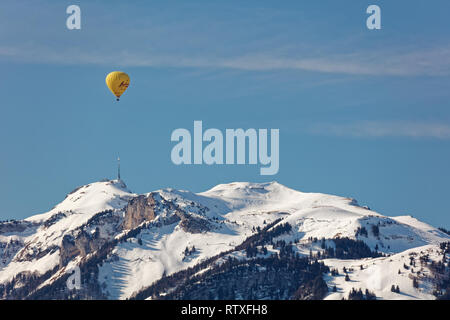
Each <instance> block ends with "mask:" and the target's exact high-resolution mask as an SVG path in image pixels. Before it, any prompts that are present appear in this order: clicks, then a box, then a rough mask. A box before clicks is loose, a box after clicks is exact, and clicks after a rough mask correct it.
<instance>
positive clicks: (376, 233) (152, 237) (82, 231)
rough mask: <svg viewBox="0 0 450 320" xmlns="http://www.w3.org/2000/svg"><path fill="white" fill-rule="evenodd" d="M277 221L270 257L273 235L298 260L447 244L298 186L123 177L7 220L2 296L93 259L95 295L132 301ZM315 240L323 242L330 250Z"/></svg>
mask: <svg viewBox="0 0 450 320" xmlns="http://www.w3.org/2000/svg"><path fill="white" fill-rule="evenodd" d="M272 223H273V224H274V225H273V227H272V228H277V227H281V226H283V225H286V224H288V225H289V226H290V228H291V230H290V231H289V232H288V233H286V234H283V236H282V237H281V238H280V237H279V236H277V237H275V238H273V239H272V240H271V242H267V243H265V244H264V245H263V246H264V247H265V248H266V249H265V250H267V249H268V250H269V252H271V253H272V254H277V252H280V251H279V248H278V249H277V248H276V245H275V244H274V241H275V242H276V241H283V242H286V243H288V244H289V245H291V244H294V245H293V249H292V251H293V252H294V253H295V254H298V255H299V256H309V255H311V254H320V253H321V252H322V253H324V252H325V251H327V250H328V249H327V250H325V249H326V248H327V246H331V247H335V248H336V244H335V242H333V241H335V239H341V238H342V239H350V240H351V239H352V240H351V241H360V242H361V243H363V244H364V246H366V247H367V248H368V249H367V250H371V252H379V254H382V255H385V256H388V255H393V256H395V255H397V254H400V253H402V252H405V251H407V250H411V249H414V248H421V247H424V246H432V247H433V248H439V247H438V246H439V245H440V243H443V242H446V241H449V240H450V237H449V236H448V235H447V234H445V233H443V232H442V231H440V230H438V229H436V228H434V227H432V226H430V225H428V224H425V223H423V222H421V221H419V220H417V219H415V218H412V217H408V216H399V217H387V216H383V215H381V214H379V213H377V212H375V211H372V210H370V209H368V208H366V207H361V206H359V205H358V204H357V201H356V200H354V199H351V198H345V197H339V196H334V195H327V194H321V193H305V192H300V191H296V190H293V189H290V188H288V187H285V186H283V185H281V184H279V183H278V182H267V183H249V182H233V183H228V184H220V185H217V186H215V187H213V188H211V189H209V190H207V191H204V192H200V193H193V192H190V191H186V190H175V189H171V188H167V189H161V190H156V191H153V192H149V193H144V194H140V195H139V194H135V193H132V192H131V191H130V190H128V188H127V186H126V184H125V183H124V182H123V181H121V180H107V181H102V182H94V183H90V184H87V185H83V186H80V187H78V188H76V189H75V190H73V191H72V192H70V193H69V194H68V195H67V196H66V198H65V199H64V200H63V201H62V202H61V203H59V204H57V205H56V206H55V207H54V208H53V209H51V210H50V211H48V212H46V213H43V214H39V215H34V216H31V217H29V218H27V219H24V220H18V221H15V222H2V223H0V286H2V285H3V286H5V287H8V288H9V287H11V288H12V289H10V290H9V291H8V292H9V296H8V295H5V294H4V296H3V298H8V297H11V294H12V295H14V292H16V293H17V292H19V291H20V290H19V288H20V287H21V286H30V290H29V291H30V292H28V293H20V294H16V297H17V298H27V297H30V296H33V294H35V292H41V291H42V290H43V289H42V288H45V287H52V286H55V285H56V284H55V283H58V281H60V280H58V279H63V278H64V277H67V275H66V274H65V270H68V269H70V268H71V267H72V266H75V265H83V264H87V263H90V264H94V265H95V267H93V268H94V269H93V270H94V271H93V272H94V273H95V274H96V279H95V280H92V281H93V282H92V283H90V284H89V286H91V287H92V291H93V292H94V291H95V294H92V297H91V298H95V297H97V298H99V297H101V298H110V299H127V298H130V297H132V296H133V295H134V294H136V293H137V292H139V291H140V290H142V289H144V288H145V287H147V286H151V285H152V284H154V283H155V282H158V281H159V280H161V279H162V278H164V277H165V276H167V275H170V274H176V273H177V272H180V271H182V270H186V269H187V268H192V267H194V266H196V265H199V264H200V263H201V262H202V261H205V260H207V259H211V258H212V257H214V256H217V255H220V254H221V253H224V252H228V251H230V250H231V252H233V250H235V248H237V247H238V246H239V245H240V244H242V243H244V242H245V241H246V239H249V237H252V235H255V234H256V235H258V234H259V233H260V232H262V231H261V230H264V228H265V227H266V226H268V225H270V224H272ZM318 239H324V241H325V249H324V248H323V246H324V244H322V246H318V245H317V241H318ZM356 243H357V242H356ZM193 248H194V249H193ZM261 250H262V249H261ZM367 250H366V251H367ZM238 251H239V250H238ZM367 252H368V251H367ZM278 254H279V253H278ZM241 255H242V254H238V255H237V256H241ZM234 256H236V255H234ZM267 258H268V256H267ZM49 274H50V275H49ZM20 277H23V278H24V279H22V280H20V281H18V280H17V278H20ZM252 277H253V276H252ZM299 277H300V276H299ZM324 278H326V277H325V276H324ZM30 279H33V280H30ZM36 279H38V280H36ZM298 279H306V278H302V277H300V278H298ZM34 282H36V283H34ZM31 283H33V285H31ZM59 285H60V284H59ZM15 288H16V290H15ZM0 289H1V287H0ZM347 289H348V288H347ZM286 290H288V289H286ZM289 290H290V289H289ZM20 292H21V291H20ZM268 292H270V290H269V291H268ZM286 292H287V291H286ZM289 292H290V291H289ZM0 293H1V290H0ZM286 294H287V293H286ZM290 294H292V292H291V293H290ZM85 295H86V298H88V297H89V293H85ZM287 296H288V295H286V297H287ZM300 296H302V295H300ZM330 296H331V297H333V294H330V295H328V297H330ZM334 296H335V295H334ZM339 297H341V296H339ZM417 297H422V298H423V297H429V296H426V295H417Z"/></svg>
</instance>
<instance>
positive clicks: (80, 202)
mask: <svg viewBox="0 0 450 320" xmlns="http://www.w3.org/2000/svg"><path fill="white" fill-rule="evenodd" d="M132 196H134V194H133V193H131V191H130V190H128V188H127V186H126V184H125V182H123V181H122V180H102V181H99V182H93V183H89V184H86V185H82V186H80V187H77V188H75V189H74V190H73V191H71V192H70V193H68V194H67V195H66V197H65V199H64V200H63V201H62V202H60V203H59V204H57V205H56V206H55V207H54V208H53V209H52V210H50V211H49V212H47V213H44V214H39V215H35V216H32V217H30V218H28V219H27V220H29V221H41V220H46V219H48V218H49V217H51V216H52V215H53V214H55V213H58V212H73V213H82V214H88V215H92V214H95V213H97V212H100V211H104V210H111V209H120V208H123V207H124V206H125V205H126V203H127V201H128V200H129V198H130V197H132Z"/></svg>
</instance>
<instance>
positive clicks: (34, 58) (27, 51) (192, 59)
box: [0, 46, 450, 76]
mask: <svg viewBox="0 0 450 320" xmlns="http://www.w3.org/2000/svg"><path fill="white" fill-rule="evenodd" d="M0 59H3V60H5V59H6V60H15V61H19V62H28V63H49V64H67V65H74V64H75V65H77V64H80V65H83V64H88V65H89V64H94V65H119V66H138V67H181V68H182V67H193V68H222V69H236V70H246V71H270V70H299V71H313V72H322V73H335V74H350V75H380V76H381V75H387V76H449V75H450V47H440V48H434V49H429V50H418V51H406V50H405V51H403V52H370V53H366V52H358V53H352V54H330V55H322V56H317V57H314V58H311V57H305V56H298V57H296V56H294V55H292V54H291V55H289V56H286V55H285V56H281V57H278V56H276V55H273V54H271V53H269V52H267V53H262V52H260V53H255V54H252V53H246V54H243V55H236V56H233V57H221V56H219V55H217V54H208V53H206V54H203V55H195V54H191V55H181V54H180V55H177V54H161V53H158V52H153V51H151V50H139V51H137V53H134V52H132V51H113V52H111V51H108V52H102V51H101V50H89V49H87V48H83V49H72V48H67V49H64V50H63V49H60V48H59V49H54V48H48V47H35V46H32V47H30V46H29V47H21V48H19V47H11V46H10V47H8V46H3V47H0Z"/></svg>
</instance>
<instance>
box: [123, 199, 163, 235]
mask: <svg viewBox="0 0 450 320" xmlns="http://www.w3.org/2000/svg"><path fill="white" fill-rule="evenodd" d="M155 217H156V215H155V200H154V199H153V196H152V194H151V193H150V194H149V195H148V196H145V195H140V196H137V197H136V198H133V199H131V200H130V202H129V203H128V205H127V207H126V209H125V217H124V221H123V229H124V230H130V229H133V228H135V227H137V226H138V225H140V224H141V223H142V222H144V221H152V220H153V219H155Z"/></svg>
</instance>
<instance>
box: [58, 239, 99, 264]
mask: <svg viewBox="0 0 450 320" xmlns="http://www.w3.org/2000/svg"><path fill="white" fill-rule="evenodd" d="M105 241H106V240H105V239H102V238H100V237H99V232H95V233H94V234H92V235H89V234H88V233H87V232H85V231H81V232H80V233H79V234H78V235H77V236H76V237H74V236H72V235H68V234H66V235H65V236H64V237H63V239H62V242H61V252H60V266H61V267H62V266H64V265H65V264H66V263H67V262H69V261H70V260H71V259H72V258H73V257H75V256H78V255H79V256H81V257H85V256H86V255H88V254H89V253H91V252H94V251H96V250H98V249H99V248H100V247H101V246H102V245H103V244H104V243H105Z"/></svg>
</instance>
